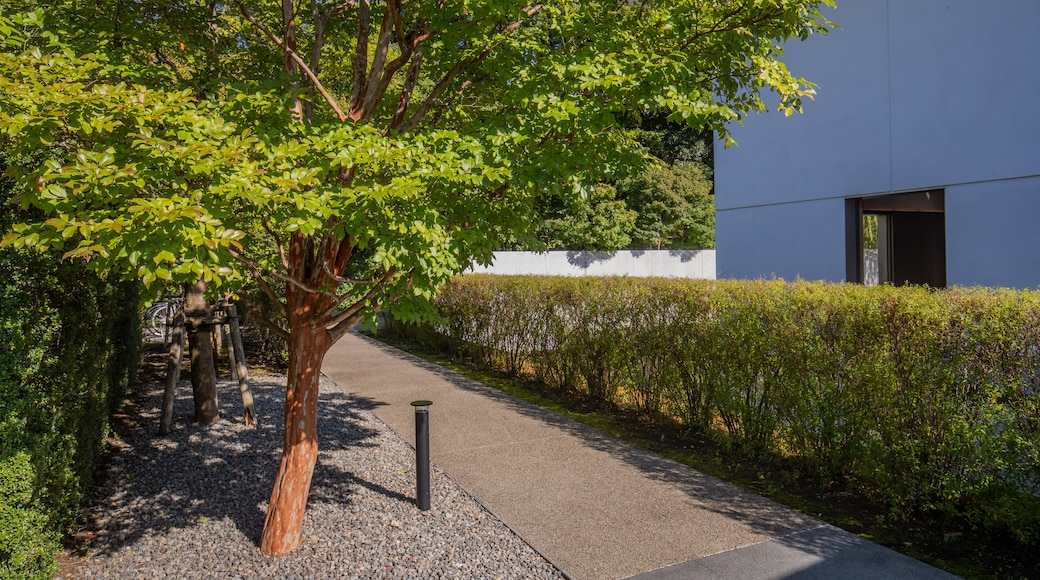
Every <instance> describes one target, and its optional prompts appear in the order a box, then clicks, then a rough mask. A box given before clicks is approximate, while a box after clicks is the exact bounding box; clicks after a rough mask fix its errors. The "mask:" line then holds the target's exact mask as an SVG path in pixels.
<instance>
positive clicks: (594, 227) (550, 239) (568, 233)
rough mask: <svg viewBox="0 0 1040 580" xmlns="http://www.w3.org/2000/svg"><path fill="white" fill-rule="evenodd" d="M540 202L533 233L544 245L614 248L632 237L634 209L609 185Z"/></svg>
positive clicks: (589, 248) (634, 218)
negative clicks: (538, 222) (584, 193)
mask: <svg viewBox="0 0 1040 580" xmlns="http://www.w3.org/2000/svg"><path fill="white" fill-rule="evenodd" d="M539 205H540V206H542V207H541V208H540V211H539V212H538V213H539V216H540V217H541V218H542V219H541V222H540V224H539V226H538V231H537V234H536V235H537V236H538V239H539V241H541V242H542V243H544V244H545V247H546V248H547V249H550V250H552V249H556V248H564V249H568V250H589V251H614V250H619V249H621V248H624V247H627V246H628V244H629V243H630V242H631V241H632V238H631V237H630V236H629V234H630V233H631V231H632V228H633V227H634V226H635V223H636V212H634V211H632V210H630V209H628V207H627V206H626V205H625V202H624V200H620V199H617V193H616V190H615V189H614V186H612V185H607V184H603V183H600V184H596V186H595V187H593V188H591V191H589V192H588V193H587V194H586V195H583V196H579V197H574V196H566V199H563V198H561V197H560V196H552V198H551V199H549V200H545V201H542V203H540V204H539Z"/></svg>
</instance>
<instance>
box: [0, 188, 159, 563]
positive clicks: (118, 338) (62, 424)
mask: <svg viewBox="0 0 1040 580" xmlns="http://www.w3.org/2000/svg"><path fill="white" fill-rule="evenodd" d="M0 185H2V184H0ZM0 193H2V192H0ZM4 197H5V196H2V195H0V204H2V205H3V206H4V207H5V209H4V213H3V216H4V217H0V231H5V230H6V226H7V225H8V224H5V223H3V222H5V221H7V220H9V219H10V208H11V206H9V205H8V204H7V203H6V201H7V200H6V199H4ZM137 303H138V293H137V287H136V285H133V284H126V283H109V282H107V281H105V280H102V279H99V278H98V277H97V276H95V275H93V274H91V273H90V272H88V271H87V270H86V269H85V268H83V267H82V265H81V264H73V263H68V262H66V263H62V262H61V261H60V260H59V259H58V258H57V257H56V256H53V255H36V254H28V253H24V252H15V251H13V250H10V249H4V250H0V578H19V579H21V578H52V577H53V576H54V574H55V573H56V572H57V564H56V561H55V555H56V554H57V553H58V551H59V550H60V547H61V546H60V543H59V540H60V538H61V535H62V533H63V532H64V531H66V530H67V528H68V526H69V524H70V523H71V522H72V519H73V518H74V517H75V514H76V511H77V507H78V504H79V501H80V499H81V498H82V496H83V493H84V491H85V489H86V487H87V485H88V483H89V482H90V478H91V475H92V474H93V472H94V469H95V467H96V465H97V462H98V460H99V455H100V452H101V446H102V442H103V439H104V437H105V436H106V434H107V430H108V417H109V415H110V412H111V411H112V410H113V408H114V406H115V405H116V404H118V402H119V401H120V400H121V397H122V395H123V394H125V393H126V391H127V389H128V387H129V385H130V380H131V379H132V377H133V374H134V372H135V370H136V367H137V359H138V350H139V347H140V329H139V323H138V314H137Z"/></svg>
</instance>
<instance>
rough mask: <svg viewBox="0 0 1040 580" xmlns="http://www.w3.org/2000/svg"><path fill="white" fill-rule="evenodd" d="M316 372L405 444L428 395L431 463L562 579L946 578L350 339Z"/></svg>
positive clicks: (447, 373)
mask: <svg viewBox="0 0 1040 580" xmlns="http://www.w3.org/2000/svg"><path fill="white" fill-rule="evenodd" d="M322 370H323V371H324V372H325V374H327V375H328V376H329V377H331V378H332V379H333V380H335V381H336V382H337V383H339V384H340V385H341V386H342V387H344V388H345V389H346V390H348V391H350V392H351V393H354V394H355V395H356V396H357V397H358V399H359V400H361V401H363V402H367V403H368V404H370V405H372V407H373V408H374V411H375V414H376V416H378V417H379V418H380V419H382V420H383V421H384V422H385V423H387V424H388V425H390V427H392V428H393V429H394V430H395V431H397V432H398V433H399V434H401V435H402V436H403V437H405V438H406V439H408V440H409V441H412V442H413V443H414V441H413V440H414V435H415V426H414V425H415V423H414V411H413V409H412V407H411V406H410V405H409V403H410V402H411V401H414V400H419V399H429V400H432V401H433V402H434V404H433V406H432V407H431V408H430V449H431V451H430V454H431V457H432V460H433V462H434V463H436V464H437V465H438V466H439V467H440V468H441V469H443V470H444V472H445V473H447V474H448V475H449V476H450V477H452V478H454V479H455V480H456V481H458V482H459V483H460V484H461V485H462V486H463V487H465V488H466V489H467V490H468V491H469V492H470V493H472V494H473V495H474V496H476V497H477V498H478V499H479V500H480V501H481V502H483V503H484V504H485V505H486V506H487V507H488V508H489V509H490V510H491V511H492V512H494V513H495V514H496V515H498V516H499V517H500V518H501V519H502V520H503V521H505V522H506V524H508V525H509V526H510V527H511V528H513V529H514V530H515V531H516V532H517V533H519V534H520V535H521V536H522V537H523V538H524V539H526V540H527V541H528V542H529V543H530V544H531V545H532V546H533V547H534V548H535V549H536V550H538V551H540V552H541V553H542V554H543V555H544V556H545V557H546V558H548V559H549V560H550V561H552V562H553V563H554V564H555V565H556V566H557V567H559V568H560V569H561V570H563V571H564V572H565V573H566V574H567V575H568V576H570V577H571V578H590V579H607V578H626V577H630V576H635V575H639V577H640V578H642V579H645V580H652V579H665V578H692V579H716V578H717V579H722V578H725V579H742V578H746V579H761V578H872V579H878V578H881V579H883V578H892V579H896V578H899V579H904V578H918V579H932V578H935V579H940V578H952V576H950V575H948V574H946V573H944V572H941V571H940V570H937V569H935V568H932V567H930V566H927V565H925V564H922V563H920V562H918V561H916V560H913V559H911V558H908V557H906V556H903V555H901V554H899V553H897V552H894V551H891V550H888V549H886V548H883V547H881V546H878V545H876V544H873V543H870V542H868V541H866V540H863V539H861V538H859V537H857V536H854V535H852V534H849V533H846V532H843V531H841V530H839V529H837V528H834V527H833V526H830V525H827V524H824V523H822V522H820V521H818V520H815V519H813V518H811V517H809V516H806V515H804V514H802V513H799V512H797V511H794V510H791V509H789V508H786V507H784V506H780V505H778V504H775V503H773V502H771V501H769V500H766V499H764V498H762V497H759V496H756V495H753V494H750V493H747V492H744V491H742V490H740V489H738V488H736V487H734V486H731V485H729V484H727V483H724V482H722V481H719V480H717V479H715V478H713V477H709V476H707V475H704V474H702V473H700V472H698V471H695V470H693V469H690V468H688V467H686V466H684V465H682V464H679V463H677V462H674V461H671V460H668V459H664V458H662V457H660V456H658V455H655V454H653V453H649V452H646V451H642V450H640V449H637V448H635V447H632V446H630V445H627V444H625V443H621V442H618V441H616V440H614V439H611V438H609V437H605V436H604V435H602V434H600V433H599V432H598V431H595V430H593V429H591V428H588V427H585V426H583V425H581V424H579V423H576V422H574V421H571V420H569V419H566V418H563V417H561V416H559V415H557V414H555V413H552V412H550V411H546V410H544V409H541V408H539V407H537V406H534V405H531V404H528V403H526V402H523V401H520V400H517V399H515V398H513V397H511V396H509V395H506V394H503V393H501V392H499V391H496V390H494V389H491V388H488V387H486V386H484V385H482V384H480V383H478V382H476V381H473V380H470V379H468V378H465V377H463V376H461V375H458V374H455V373H452V372H450V371H447V370H444V369H442V368H440V367H438V366H436V365H433V364H430V363H427V362H425V361H422V360H421V359H418V358H416V357H413V356H411V355H409V354H406V353H404V352H402V351H400V350H397V349H394V348H391V347H388V346H386V345H383V344H381V343H379V342H376V341H373V340H371V339H369V338H366V337H363V336H360V335H356V334H351V335H348V336H347V337H345V338H343V339H342V340H341V341H340V342H339V343H337V344H336V345H335V346H334V347H333V348H332V350H330V351H329V353H328V355H326V357H325V364H324V365H323V367H322ZM432 501H433V502H434V503H436V501H437V498H436V497H433V498H432Z"/></svg>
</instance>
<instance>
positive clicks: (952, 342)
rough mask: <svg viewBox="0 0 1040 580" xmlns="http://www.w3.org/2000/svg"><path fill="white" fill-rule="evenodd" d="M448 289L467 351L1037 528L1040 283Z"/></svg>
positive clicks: (496, 282) (927, 498) (450, 331)
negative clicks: (1004, 286)
mask: <svg viewBox="0 0 1040 580" xmlns="http://www.w3.org/2000/svg"><path fill="white" fill-rule="evenodd" d="M437 301H438V302H437V303H438V308H439V310H440V313H441V315H442V316H443V317H444V319H445V322H444V323H443V324H442V325H441V326H439V327H438V328H437V329H432V328H428V329H427V330H426V331H425V332H427V333H429V334H440V335H442V336H444V337H445V338H444V340H445V342H446V343H447V344H448V345H450V348H451V349H453V350H454V352H455V353H456V354H462V355H465V356H469V357H472V358H474V359H477V360H480V361H482V362H483V363H484V364H486V365H488V366H491V367H494V368H497V369H499V370H502V371H506V372H510V373H514V374H521V373H528V374H532V375H533V376H534V377H535V378H537V379H539V380H541V381H542V382H543V383H544V384H545V385H547V386H548V387H549V388H554V389H559V390H561V391H565V392H568V393H570V394H572V395H578V396H580V397H583V398H586V399H588V400H590V401H593V402H595V403H596V404H607V405H621V406H629V407H631V408H632V409H633V410H636V411H639V412H641V413H643V414H645V415H647V416H650V417H651V418H653V417H655V416H658V415H659V414H661V413H664V414H666V415H668V416H670V417H671V418H672V419H674V420H675V421H676V422H678V423H680V424H681V425H683V426H684V427H685V428H687V429H689V430H691V431H694V432H697V433H699V434H702V435H707V436H710V437H713V438H715V439H717V440H718V441H720V442H721V443H723V444H726V445H729V446H731V447H732V448H734V449H737V450H740V451H741V452H742V453H744V454H745V455H747V456H749V457H755V458H764V459H769V458H775V459H779V458H783V459H784V460H787V461H791V460H794V461H797V462H798V463H799V464H800V465H801V466H802V468H803V469H804V470H805V472H806V473H811V474H815V475H816V477H818V478H819V479H820V481H821V482H830V481H836V482H841V483H843V484H844V485H845V486H847V487H850V488H853V489H856V490H859V491H860V492H861V493H864V494H866V495H867V496H869V497H872V498H873V499H874V500H875V501H876V502H877V503H878V504H880V505H882V506H884V507H885V509H887V513H888V514H889V515H890V516H892V517H895V518H911V517H914V516H915V515H918V514H923V513H927V514H933V515H935V514H939V515H941V516H943V517H948V518H956V519H959V520H961V521H963V522H966V523H967V524H969V525H972V526H976V527H978V528H981V529H988V530H993V531H1000V532H1008V533H1011V534H1013V535H1014V536H1015V537H1017V538H1018V539H1019V540H1020V541H1022V542H1025V543H1028V542H1035V541H1037V540H1040V402H1038V401H1040V392H1038V389H1040V292H1036V291H1011V290H987V289H951V290H948V291H933V290H929V289H925V288H914V287H908V288H895V287H891V286H881V287H873V288H866V287H862V286H858V285H834V284H822V283H807V282H797V283H791V284H788V283H784V282H780V281H757V282H735V281H696V280H662V279H627V278H606V279H593V278H577V279H575V278H549V277H544V278H539V277H522V276H514V277H493V276H464V277H460V278H457V279H456V280H454V281H453V282H452V283H451V284H450V285H449V286H447V287H446V288H445V289H444V290H443V291H442V293H441V294H440V296H439V297H438V299H437ZM435 330H436V331H435Z"/></svg>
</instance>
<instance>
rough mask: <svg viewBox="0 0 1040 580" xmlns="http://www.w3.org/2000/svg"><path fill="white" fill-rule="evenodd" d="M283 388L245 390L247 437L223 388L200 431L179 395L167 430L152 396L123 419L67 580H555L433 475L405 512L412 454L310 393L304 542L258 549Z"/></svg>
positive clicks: (326, 391) (327, 393)
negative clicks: (313, 411)
mask: <svg viewBox="0 0 1040 580" xmlns="http://www.w3.org/2000/svg"><path fill="white" fill-rule="evenodd" d="M284 386H285V380H284V377H260V378H259V379H258V380H256V381H254V395H255V396H256V398H257V402H256V404H257V409H258V411H259V419H260V425H261V426H260V427H259V428H256V429H248V428H245V427H244V426H242V425H241V424H240V422H239V420H238V419H239V417H240V416H241V408H240V405H241V403H240V399H239V398H238V392H237V386H236V385H234V384H232V383H230V382H227V381H225V382H222V383H221V386H220V401H221V414H222V416H223V417H225V420H222V421H220V422H219V423H217V424H215V425H212V426H206V427H203V426H199V425H194V424H192V423H191V422H190V413H191V399H190V390H191V389H190V386H188V385H187V384H182V385H181V388H180V393H181V396H180V397H179V398H178V400H177V407H176V412H175V414H176V415H177V416H176V417H175V426H174V432H173V433H172V434H171V435H170V436H168V437H158V436H156V435H155V432H156V430H157V426H158V416H159V407H160V402H161V396H162V387H161V385H157V384H153V385H147V386H145V387H143V388H142V389H141V392H140V394H139V395H138V399H137V401H136V404H137V411H136V412H135V413H134V414H133V415H131V416H128V417H126V418H125V420H124V423H125V424H126V427H125V428H122V429H121V431H122V432H121V433H120V440H119V442H118V444H117V447H118V452H117V453H115V457H114V461H113V462H112V464H111V467H110V470H109V473H108V474H107V476H106V477H105V482H104V483H103V485H102V486H101V487H100V488H99V489H98V490H97V493H95V494H93V499H92V500H91V503H90V507H89V514H90V517H91V518H92V520H93V521H92V523H91V524H90V525H89V527H88V528H87V529H86V530H84V531H83V533H81V534H80V536H81V537H87V538H88V539H87V540H86V542H85V548H86V550H87V556H86V557H85V558H83V559H82V560H80V561H79V563H78V564H79V565H78V566H76V567H75V568H74V569H72V570H71V571H70V572H69V573H67V574H66V576H67V577H71V578H90V579H93V578H178V579H180V578H561V577H562V575H561V574H560V572H559V571H557V570H556V569H555V568H553V567H552V565H550V564H549V563H548V562H547V561H546V560H545V559H544V558H542V557H541V556H540V555H539V554H538V553H537V552H535V551H534V550H533V549H532V548H531V547H530V546H529V545H527V544H526V543H525V542H524V541H523V540H522V539H520V538H519V537H518V536H517V535H515V534H514V533H513V532H512V531H510V530H509V528H507V527H506V526H505V525H504V524H503V523H502V522H501V521H500V520H498V519H497V518H496V517H495V516H494V515H492V514H491V513H489V512H488V511H487V510H485V509H484V508H483V507H482V506H481V505H480V504H478V503H477V502H476V501H475V500H474V499H473V498H472V497H470V496H469V495H468V494H467V493H466V492H465V491H464V490H462V489H461V488H460V487H459V486H458V485H457V484H456V483H454V482H453V481H452V480H451V479H449V478H447V477H445V475H444V473H443V472H442V471H441V470H439V469H437V468H436V466H434V469H433V470H432V479H433V481H432V504H433V509H432V510H431V511H429V512H425V513H423V512H420V511H419V510H418V509H416V508H415V504H414V497H415V472H414V469H415V467H414V465H415V456H414V451H413V450H412V448H411V446H410V445H409V444H407V443H406V442H404V441H403V440H402V439H401V438H400V437H399V436H398V435H397V434H395V433H394V432H393V431H391V430H390V429H389V428H388V427H387V426H386V425H385V424H383V423H382V422H381V421H379V420H378V419H376V418H375V417H373V415H372V414H371V412H369V411H368V410H365V409H362V408H359V406H358V404H357V403H356V402H355V401H354V400H352V399H351V398H350V396H349V395H348V394H346V392H345V391H344V390H343V389H341V388H340V387H339V386H338V385H336V384H335V383H332V382H331V381H323V384H322V395H321V405H320V414H321V416H320V418H319V423H318V425H319V445H320V448H321V452H320V456H319V459H318V466H317V468H316V469H315V473H314V482H313V484H312V487H311V495H310V500H309V502H308V505H307V516H306V518H305V521H304V528H303V534H304V538H305V539H304V543H303V544H302V545H301V546H300V547H299V548H298V549H297V550H296V551H295V552H293V553H292V554H290V555H289V556H285V557H281V558H270V557H265V556H263V555H261V554H260V552H259V549H258V548H257V541H258V540H259V537H260V530H261V527H262V526H263V518H264V513H265V509H266V506H267V499H268V496H269V494H270V492H271V484H272V482H273V480H274V475H275V472H276V471H277V468H278V460H279V456H280V452H281V437H282V429H281V422H282V412H283V401H282V397H283V396H284Z"/></svg>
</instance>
